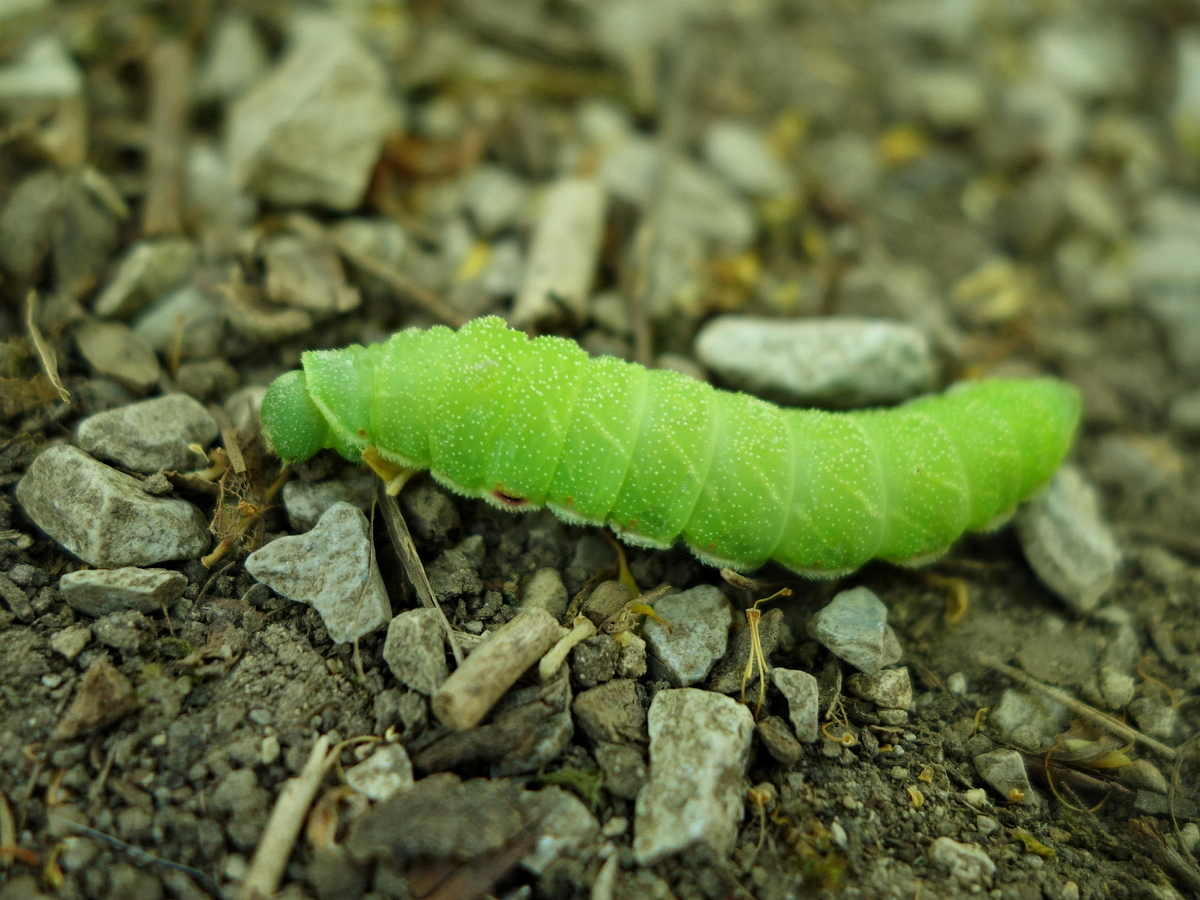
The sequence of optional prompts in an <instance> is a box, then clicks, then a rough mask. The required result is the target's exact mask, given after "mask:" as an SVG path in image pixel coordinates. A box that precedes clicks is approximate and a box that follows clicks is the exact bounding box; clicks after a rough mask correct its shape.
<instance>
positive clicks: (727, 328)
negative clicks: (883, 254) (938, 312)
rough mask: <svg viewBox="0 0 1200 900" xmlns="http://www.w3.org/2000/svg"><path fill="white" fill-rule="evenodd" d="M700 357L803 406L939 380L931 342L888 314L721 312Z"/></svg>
mask: <svg viewBox="0 0 1200 900" xmlns="http://www.w3.org/2000/svg"><path fill="white" fill-rule="evenodd" d="M695 350H696V356H697V358H698V359H699V360H700V361H701V362H703V363H704V365H705V366H707V367H708V368H709V369H711V370H712V371H713V372H714V373H715V374H716V376H717V378H718V379H720V380H721V381H722V382H724V383H725V384H728V385H730V386H731V387H735V388H738V389H739V390H743V391H748V392H750V393H752V394H755V395H757V396H760V397H766V398H768V399H772V400H778V401H780V402H783V403H788V404H792V405H798V406H822V407H858V406H880V405H885V404H889V403H896V402H898V401H901V400H907V399H909V398H910V397H913V396H915V395H916V394H921V393H924V392H927V391H929V390H931V389H932V388H933V387H934V383H935V377H936V367H935V365H934V361H933V353H932V350H931V348H930V346H929V341H928V339H927V338H926V337H925V335H924V333H923V332H921V331H919V330H918V329H916V328H914V327H912V326H911V325H904V324H901V323H898V322H894V321H890V320H884V319H853V318H821V319H808V320H780V319H766V318H754V317H751V316H718V317H717V318H715V319H713V320H712V321H711V322H709V323H708V324H707V325H705V326H704V327H703V328H702V329H701V330H700V333H699V334H698V335H697V336H696V345H695Z"/></svg>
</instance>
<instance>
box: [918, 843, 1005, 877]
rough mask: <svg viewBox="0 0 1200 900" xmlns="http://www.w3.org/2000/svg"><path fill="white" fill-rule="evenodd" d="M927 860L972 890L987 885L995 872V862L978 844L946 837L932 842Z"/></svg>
mask: <svg viewBox="0 0 1200 900" xmlns="http://www.w3.org/2000/svg"><path fill="white" fill-rule="evenodd" d="M929 861H930V862H931V863H933V864H934V865H935V866H938V867H939V868H942V869H945V870H946V871H947V872H949V873H950V875H951V876H952V877H953V878H956V879H958V881H959V882H960V883H962V884H964V885H967V886H969V887H970V888H971V889H973V890H980V889H982V888H985V887H987V886H989V885H990V884H991V883H992V877H993V876H994V875H995V874H996V864H995V863H994V862H992V859H991V857H990V856H988V855H987V854H986V853H984V852H983V850H982V849H980V848H979V846H978V845H976V844H960V843H959V842H958V841H956V840H954V839H953V838H948V837H940V838H938V839H937V840H935V841H934V842H933V845H932V846H931V847H930V848H929Z"/></svg>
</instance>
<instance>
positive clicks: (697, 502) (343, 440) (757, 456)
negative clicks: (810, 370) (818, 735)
mask: <svg viewBox="0 0 1200 900" xmlns="http://www.w3.org/2000/svg"><path fill="white" fill-rule="evenodd" d="M1079 411H1080V402H1079V395H1078V392H1077V391H1076V390H1075V389H1074V388H1073V387H1072V386H1070V385H1069V384H1066V383H1065V382H1062V381H1058V380H1055V379H1050V378H1039V379H1026V380H989V381H981V382H972V383H964V384H962V385H958V386H956V387H955V388H953V389H951V390H950V391H949V392H947V393H945V394H942V395H938V396H932V397H923V398H919V399H917V400H914V401H912V402H910V403H907V404H904V405H902V406H899V407H896V408H894V409H888V410H862V411H855V412H846V413H829V412H822V411H818V410H797V409H785V408H781V407H778V406H775V405H773V404H770V403H766V402H764V401H762V400H759V399H757V398H754V397H751V396H749V395H746V394H739V393H732V392H728V391H721V390H717V389H715V388H712V387H711V386H709V385H707V384H704V383H702V382H698V381H695V380H694V379H690V378H687V377H686V376H684V375H680V374H678V373H675V372H670V371H664V370H647V369H645V368H643V367H641V366H638V365H636V364H633V363H627V362H623V361H621V360H617V359H614V358H612V357H597V358H593V357H589V356H588V355H587V354H586V353H585V352H584V351H583V350H582V349H581V348H579V346H578V345H576V344H574V343H573V342H571V341H568V340H565V339H562V338H555V337H541V338H535V339H532V340H531V339H529V338H528V337H526V336H525V335H524V334H523V333H522V332H518V331H513V330H511V329H509V328H508V327H507V326H506V325H505V324H504V322H503V321H502V320H500V319H498V318H495V317H489V318H484V319H478V320H475V321H474V322H471V323H469V324H467V325H465V326H464V327H463V328H461V329H459V330H458V331H457V332H456V331H452V330H450V329H448V328H445V327H440V326H439V327H435V328H432V329H429V330H428V331H419V330H408V331H404V332H400V333H398V334H396V335H393V336H392V337H391V338H390V339H389V340H387V341H385V342H384V343H381V344H376V345H373V346H371V347H366V348H363V347H358V346H354V347H348V348H345V349H344V350H332V351H313V352H310V353H306V354H305V355H304V357H303V369H302V371H299V372H291V373H288V374H286V375H284V376H282V377H281V378H280V379H278V380H277V381H276V382H275V384H274V385H272V387H271V388H270V390H269V391H268V393H267V396H266V398H265V399H264V401H263V409H262V417H263V425H264V430H265V432H266V434H267V436H268V439H269V440H270V442H271V444H272V446H273V447H274V449H275V451H276V452H277V453H278V454H279V455H280V456H281V457H282V458H283V459H285V460H287V461H295V460H299V459H304V458H307V457H308V456H311V455H313V454H314V453H315V452H317V451H318V450H319V449H322V448H331V449H335V450H337V451H338V452H339V453H341V454H342V455H343V456H345V457H347V458H348V459H352V460H356V459H358V458H359V456H360V455H361V453H362V451H363V449H364V448H365V447H367V446H372V447H374V448H375V450H376V451H377V452H378V453H379V454H380V455H381V456H383V457H384V458H385V459H388V460H390V461H392V462H394V463H397V464H398V465H402V466H405V467H409V468H415V469H430V470H431V472H432V473H433V476H434V477H435V478H436V479H437V480H438V481H439V482H441V483H442V484H444V485H446V486H447V487H448V488H450V489H451V490H454V491H456V492H458V493H460V494H464V495H466V496H472V497H480V498H482V499H485V500H488V501H489V502H492V503H494V504H496V505H498V506H501V507H504V508H507V509H536V508H539V507H541V506H548V507H549V508H550V509H551V510H552V511H553V512H554V513H555V514H556V515H558V516H559V517H561V518H563V519H564V520H566V521H569V522H574V523H588V524H596V525H604V524H607V525H609V526H611V527H612V528H613V529H614V530H615V531H616V532H617V533H618V534H619V535H620V536H621V537H622V538H624V539H625V540H626V541H628V542H630V543H633V544H639V545H643V546H650V547H667V546H670V545H672V544H674V543H675V542H677V541H679V540H683V541H684V542H686V543H687V545H688V546H689V547H690V548H691V549H692V551H693V552H694V553H695V554H696V555H697V556H698V557H699V558H700V559H702V560H704V561H705V562H708V563H711V564H714V565H727V566H730V567H731V568H734V569H739V570H743V571H748V570H752V569H754V568H757V567H758V566H760V565H762V564H763V563H765V562H767V561H768V560H775V561H777V562H779V563H781V564H782V565H784V566H786V567H788V568H790V569H793V570H795V571H798V572H803V573H806V574H813V575H819V576H833V575H838V574H843V573H845V572H848V571H852V570H854V569H856V568H858V567H859V566H861V565H862V564H863V563H865V562H867V561H868V560H870V559H873V558H876V557H879V558H883V559H886V560H889V561H892V562H898V563H907V564H919V563H921V562H926V561H928V560H930V559H933V558H936V557H937V556H938V555H940V554H941V553H944V552H945V551H946V550H947V549H948V548H949V546H950V545H951V544H952V543H953V542H954V540H955V539H957V538H958V537H959V536H960V535H961V534H962V533H963V532H964V531H977V530H985V529H987V528H988V527H989V526H991V525H992V524H994V523H995V522H996V521H997V520H999V519H1001V518H1003V517H1005V516H1007V515H1009V514H1010V513H1011V512H1012V510H1013V509H1014V508H1015V507H1016V505H1017V504H1018V503H1019V502H1020V501H1022V500H1024V499H1026V498H1027V497H1029V496H1030V495H1031V494H1032V493H1033V492H1034V491H1036V490H1037V489H1038V488H1039V487H1040V486H1041V485H1043V484H1044V483H1045V482H1046V481H1048V480H1049V478H1050V477H1051V475H1053V473H1054V471H1055V469H1057V467H1058V465H1059V463H1060V462H1061V461H1062V459H1063V457H1064V456H1065V455H1066V453H1067V451H1068V449H1069V448H1070V445H1071V441H1072V438H1073V436H1074V433H1075V429H1076V427H1077V424H1078V419H1079Z"/></svg>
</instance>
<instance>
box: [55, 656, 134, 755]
mask: <svg viewBox="0 0 1200 900" xmlns="http://www.w3.org/2000/svg"><path fill="white" fill-rule="evenodd" d="M135 709H137V697H136V696H135V694H134V691H133V685H132V684H131V683H130V681H129V679H128V678H126V677H125V675H124V674H123V673H122V672H121V670H120V669H117V668H116V667H115V666H113V664H112V663H110V662H109V661H108V657H107V656H100V657H98V658H97V659H96V661H95V662H93V663H92V664H91V665H90V666H89V667H88V670H87V671H86V672H85V673H84V674H83V679H82V680H81V681H80V682H79V690H78V691H77V692H76V694H75V699H74V700H72V701H71V705H70V706H69V707H68V708H67V711H66V713H65V714H64V715H63V717H62V718H61V719H60V720H59V722H58V724H57V725H56V726H54V731H53V733H52V734H51V737H53V738H54V739H55V740H63V741H69V740H72V739H73V738H77V737H79V736H80V735H81V734H88V733H89V732H92V731H95V730H96V729H98V728H103V727H105V726H106V725H111V724H112V723H113V722H117V721H119V720H121V719H123V718H124V717H125V716H126V715H128V714H129V713H131V712H133V711H134V710H135Z"/></svg>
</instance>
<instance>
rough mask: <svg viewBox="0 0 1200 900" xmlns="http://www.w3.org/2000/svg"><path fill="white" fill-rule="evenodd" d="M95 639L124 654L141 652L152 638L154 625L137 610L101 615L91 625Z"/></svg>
mask: <svg viewBox="0 0 1200 900" xmlns="http://www.w3.org/2000/svg"><path fill="white" fill-rule="evenodd" d="M92 631H93V632H95V635H96V640H98V641H99V642H100V643H101V644H104V645H106V646H108V647H112V648H113V649H114V650H120V651H121V652H122V653H124V654H127V655H129V654H138V653H141V652H142V651H143V650H144V649H145V648H146V646H147V645H148V644H149V643H150V641H152V640H153V638H154V625H153V623H151V621H150V620H149V619H147V618H146V617H145V615H143V614H142V613H140V612H138V611H137V610H124V611H122V612H113V613H109V614H108V615H106V616H102V617H100V618H99V619H97V620H96V621H95V623H94V624H93V625H92Z"/></svg>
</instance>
